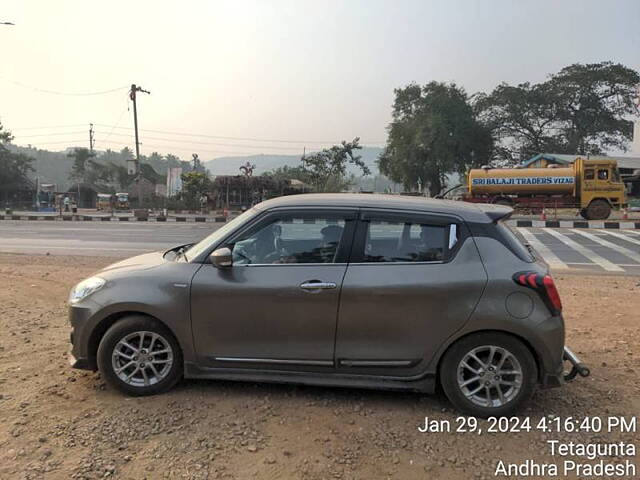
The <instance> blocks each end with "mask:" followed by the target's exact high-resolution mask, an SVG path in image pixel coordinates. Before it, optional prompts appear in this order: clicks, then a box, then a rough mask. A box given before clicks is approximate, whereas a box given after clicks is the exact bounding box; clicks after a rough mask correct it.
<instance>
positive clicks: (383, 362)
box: [338, 359, 418, 367]
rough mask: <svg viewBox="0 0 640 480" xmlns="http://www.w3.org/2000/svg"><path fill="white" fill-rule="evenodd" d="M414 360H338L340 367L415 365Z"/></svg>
mask: <svg viewBox="0 0 640 480" xmlns="http://www.w3.org/2000/svg"><path fill="white" fill-rule="evenodd" d="M417 363H418V361H416V360H347V359H345V360H339V361H338V364H339V365H340V366H342V367H409V366H412V365H416V364H417Z"/></svg>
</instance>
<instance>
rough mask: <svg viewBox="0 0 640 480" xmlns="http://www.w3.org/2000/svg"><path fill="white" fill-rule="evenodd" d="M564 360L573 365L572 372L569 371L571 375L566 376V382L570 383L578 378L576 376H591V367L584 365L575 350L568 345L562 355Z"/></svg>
mask: <svg viewBox="0 0 640 480" xmlns="http://www.w3.org/2000/svg"><path fill="white" fill-rule="evenodd" d="M562 359H563V360H564V361H567V362H569V363H570V364H571V370H570V371H569V373H567V374H565V375H564V380H566V381H567V382H570V381H571V380H573V379H574V378H576V375H580V376H581V377H588V376H589V375H590V374H591V370H589V367H587V366H586V365H585V364H584V363H582V360H580V357H578V356H577V355H576V354H575V353H573V350H571V349H570V348H569V347H567V346H566V345H565V347H564V352H563V353H562Z"/></svg>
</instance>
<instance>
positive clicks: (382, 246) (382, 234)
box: [363, 218, 458, 263]
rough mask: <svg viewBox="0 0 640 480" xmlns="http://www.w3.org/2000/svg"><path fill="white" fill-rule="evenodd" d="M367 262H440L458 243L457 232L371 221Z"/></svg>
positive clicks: (365, 258) (430, 225)
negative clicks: (448, 249)
mask: <svg viewBox="0 0 640 480" xmlns="http://www.w3.org/2000/svg"><path fill="white" fill-rule="evenodd" d="M367 224H368V225H367V233H366V239H365V246H364V249H365V251H364V255H363V261H364V262H367V263H373V262H438V261H443V260H444V258H445V252H446V250H447V248H448V247H449V246H450V248H453V246H454V245H455V244H456V243H457V241H458V238H457V237H458V232H457V229H451V227H450V226H449V225H433V224H428V223H414V222H409V221H407V222H402V221H386V220H376V219H373V218H372V219H371V220H369V221H368V222H367Z"/></svg>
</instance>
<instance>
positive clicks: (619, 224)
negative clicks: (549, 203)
mask: <svg viewBox="0 0 640 480" xmlns="http://www.w3.org/2000/svg"><path fill="white" fill-rule="evenodd" d="M507 223H508V224H509V225H511V226H514V227H535V228H606V229H612V230H620V229H625V230H636V229H640V222H635V221H630V220H620V221H618V220H611V221H607V220H589V221H586V220H508V221H507Z"/></svg>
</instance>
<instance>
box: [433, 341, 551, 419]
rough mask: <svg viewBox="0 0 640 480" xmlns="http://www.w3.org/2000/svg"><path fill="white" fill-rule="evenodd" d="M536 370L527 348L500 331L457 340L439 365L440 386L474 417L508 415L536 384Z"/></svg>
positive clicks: (529, 393) (528, 395)
mask: <svg viewBox="0 0 640 480" xmlns="http://www.w3.org/2000/svg"><path fill="white" fill-rule="evenodd" d="M537 377H538V370H537V366H536V362H535V360H534V358H533V356H532V354H531V352H530V351H529V349H528V348H527V347H526V346H525V345H524V344H523V343H522V342H521V341H520V340H518V339H516V338H514V337H512V336H510V335H506V334H501V333H481V334H476V335H471V336H469V337H465V338H463V339H462V340H459V341H458V342H457V343H455V344H454V345H453V346H452V347H451V348H450V349H449V350H448V351H447V353H446V354H445V357H444V359H443V361H442V363H441V366H440V382H441V385H442V388H443V390H444V392H445V394H446V395H447V397H448V398H449V400H450V401H451V403H453V405H454V406H455V407H456V408H458V409H459V410H461V411H462V412H465V413H468V414H470V415H473V416H477V417H489V416H496V417H497V416H504V415H511V414H512V413H514V412H516V411H517V410H518V409H520V408H521V407H522V406H523V404H524V403H526V402H527V401H528V400H529V399H530V398H531V395H532V394H533V392H534V391H535V388H536V385H537Z"/></svg>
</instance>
